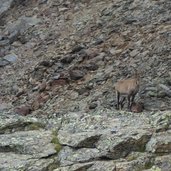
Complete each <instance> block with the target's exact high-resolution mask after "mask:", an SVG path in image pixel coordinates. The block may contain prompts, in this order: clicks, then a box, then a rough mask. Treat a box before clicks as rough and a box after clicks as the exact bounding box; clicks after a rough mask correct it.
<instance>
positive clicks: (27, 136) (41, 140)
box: [0, 130, 56, 158]
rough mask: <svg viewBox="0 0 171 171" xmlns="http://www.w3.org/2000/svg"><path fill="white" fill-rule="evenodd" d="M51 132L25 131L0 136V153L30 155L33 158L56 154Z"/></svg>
mask: <svg viewBox="0 0 171 171" xmlns="http://www.w3.org/2000/svg"><path fill="white" fill-rule="evenodd" d="M51 140H52V132H51V131H36V130H35V131H26V132H24V131H23V132H22V131H21V132H15V133H12V134H6V135H3V134H1V135H0V149H1V152H14V153H18V154H25V155H32V156H33V157H35V158H42V157H48V156H50V155H52V154H56V150H55V149H54V145H53V144H52V143H51Z"/></svg>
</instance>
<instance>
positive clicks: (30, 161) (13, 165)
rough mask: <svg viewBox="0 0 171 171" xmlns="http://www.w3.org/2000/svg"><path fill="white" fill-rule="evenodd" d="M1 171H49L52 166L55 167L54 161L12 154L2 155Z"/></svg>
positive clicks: (0, 161) (0, 160)
mask: <svg viewBox="0 0 171 171" xmlns="http://www.w3.org/2000/svg"><path fill="white" fill-rule="evenodd" d="M0 155H1V159H0V170H2V171H7V170H12V171H18V170H30V171H34V170H36V171H42V170H48V168H49V167H50V166H51V165H54V163H55V162H54V160H53V159H34V158H32V156H31V155H23V154H15V153H11V152H7V153H0Z"/></svg>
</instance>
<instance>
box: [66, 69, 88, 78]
mask: <svg viewBox="0 0 171 171" xmlns="http://www.w3.org/2000/svg"><path fill="white" fill-rule="evenodd" d="M69 74H70V78H71V79H72V80H79V79H81V78H83V77H84V75H85V73H84V72H83V71H81V70H72V71H70V73H69Z"/></svg>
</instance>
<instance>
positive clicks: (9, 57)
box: [3, 54, 18, 63]
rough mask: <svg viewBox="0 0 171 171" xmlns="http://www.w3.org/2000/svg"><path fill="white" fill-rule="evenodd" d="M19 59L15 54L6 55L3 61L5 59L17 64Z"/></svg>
mask: <svg viewBox="0 0 171 171" xmlns="http://www.w3.org/2000/svg"><path fill="white" fill-rule="evenodd" d="M17 58H18V57H17V55H15V54H9V55H6V56H4V57H3V59H5V60H6V61H8V62H11V63H14V62H16V60H17Z"/></svg>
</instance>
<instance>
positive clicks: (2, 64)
mask: <svg viewBox="0 0 171 171" xmlns="http://www.w3.org/2000/svg"><path fill="white" fill-rule="evenodd" d="M8 64H9V62H8V61H6V60H3V59H0V67H4V66H6V65H8Z"/></svg>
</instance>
